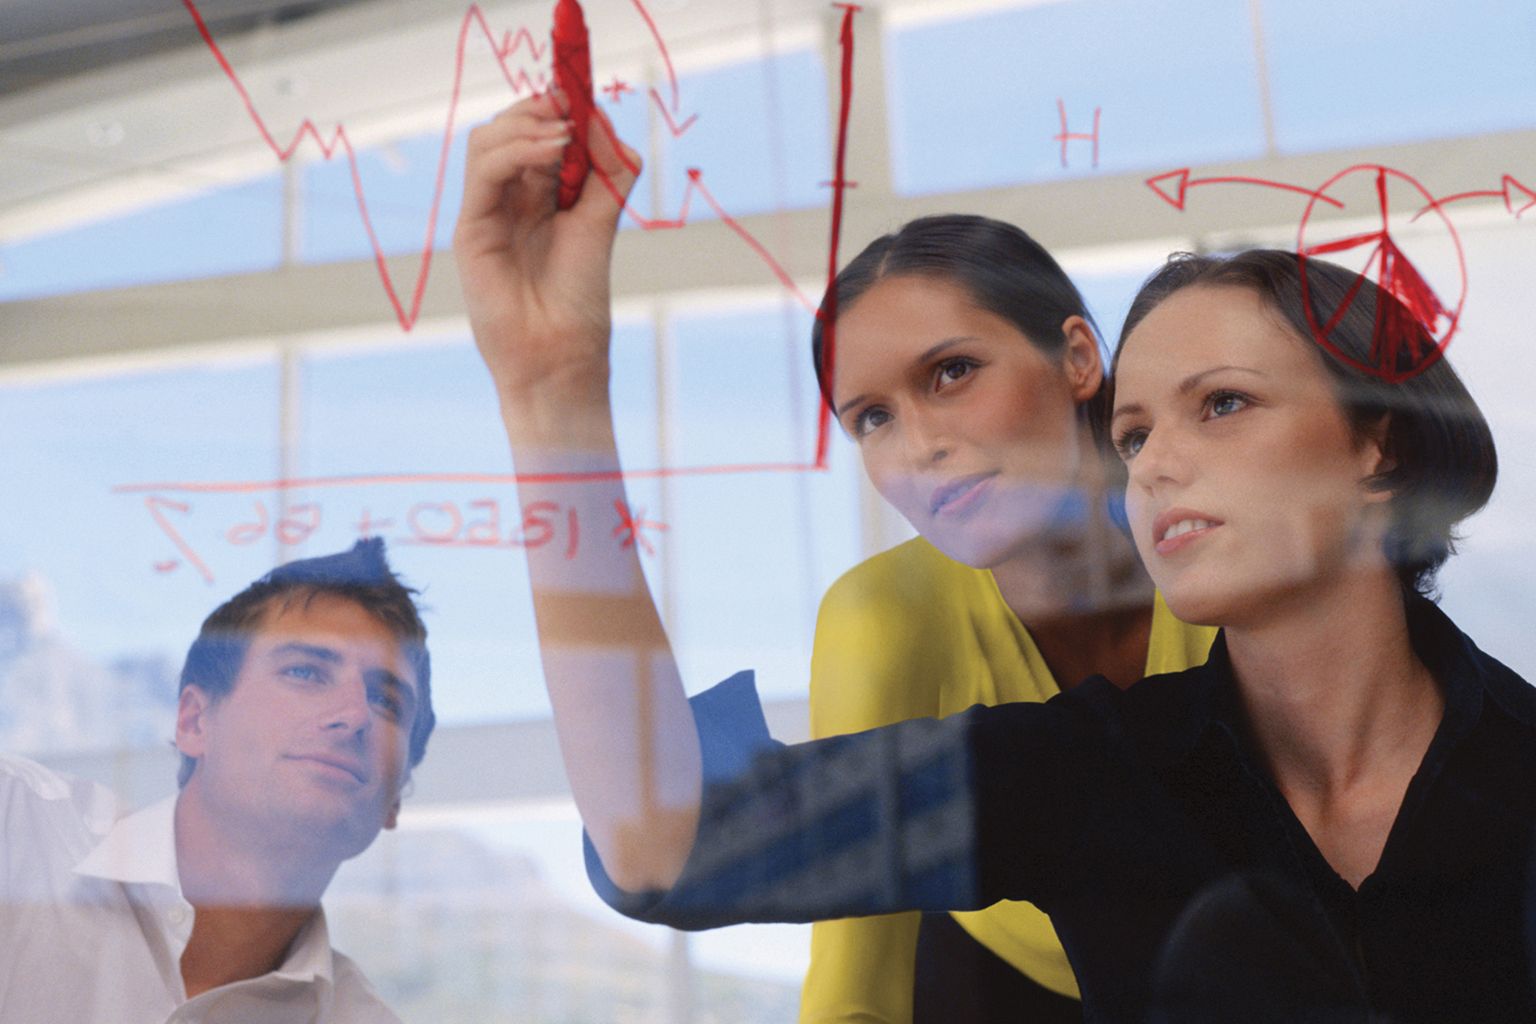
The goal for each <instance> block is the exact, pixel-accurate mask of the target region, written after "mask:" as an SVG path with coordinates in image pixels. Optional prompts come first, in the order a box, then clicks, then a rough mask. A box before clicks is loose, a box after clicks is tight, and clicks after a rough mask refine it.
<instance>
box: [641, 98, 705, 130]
mask: <svg viewBox="0 0 1536 1024" xmlns="http://www.w3.org/2000/svg"><path fill="white" fill-rule="evenodd" d="M651 99H653V100H655V101H656V109H657V110H659V111H661V116H662V119H663V120H665V121H666V122H667V131H669V132H671V133H672V137H673V138H674V139H675V138H678V137H680V136H681V135H682V134H683V132H685V131H687V130H688V129H689V128H692V127H693V122H695V121H697V120H698V119H699V115H698V114H692V115H690V116H689V117H688V119H687V120H686V121H684V122H683V123H682V124H678V123H677V122H676V121H674V120H672V115H671V113H669V112H668V110H667V105H666V104H665V103H663V102H661V94H659V93H658V92H657V91H656V90H655V89H652V90H651Z"/></svg>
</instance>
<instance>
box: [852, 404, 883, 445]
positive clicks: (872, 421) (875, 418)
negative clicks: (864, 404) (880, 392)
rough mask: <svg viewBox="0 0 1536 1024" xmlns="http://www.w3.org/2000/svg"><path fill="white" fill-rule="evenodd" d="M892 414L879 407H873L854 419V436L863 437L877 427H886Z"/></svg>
mask: <svg viewBox="0 0 1536 1024" xmlns="http://www.w3.org/2000/svg"><path fill="white" fill-rule="evenodd" d="M890 419H891V414H890V413H888V412H886V411H885V410H884V409H882V408H880V407H879V406H871V407H870V408H868V409H865V410H864V411H863V412H861V413H859V414H858V415H857V416H855V417H854V419H853V436H854V437H863V436H864V435H865V434H868V433H869V432H870V431H872V430H874V429H875V428H876V427H881V426H884V425H885V424H886V423H888V422H890Z"/></svg>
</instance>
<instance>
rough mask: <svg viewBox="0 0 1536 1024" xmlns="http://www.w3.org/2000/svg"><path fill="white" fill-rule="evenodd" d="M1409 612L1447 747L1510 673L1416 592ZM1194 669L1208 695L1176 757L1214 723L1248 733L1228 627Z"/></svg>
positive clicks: (1176, 742) (1179, 736) (1181, 737)
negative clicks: (1435, 691) (1435, 688)
mask: <svg viewBox="0 0 1536 1024" xmlns="http://www.w3.org/2000/svg"><path fill="white" fill-rule="evenodd" d="M1407 613H1408V636H1409V640H1410V642H1411V643H1412V644H1413V649H1414V652H1415V653H1416V654H1417V655H1418V656H1419V659H1420V660H1421V661H1423V662H1424V664H1425V666H1426V667H1428V668H1429V670H1430V672H1431V673H1432V674H1433V675H1434V677H1435V680H1436V681H1437V682H1438V683H1439V684H1440V685H1441V687H1442V688H1443V693H1444V696H1445V713H1444V716H1443V717H1442V719H1441V725H1440V728H1439V730H1438V731H1437V734H1436V737H1437V743H1436V745H1437V746H1440V747H1442V748H1444V747H1447V746H1449V745H1451V744H1454V743H1455V742H1456V741H1458V740H1459V739H1460V738H1461V737H1462V736H1464V735H1465V734H1466V733H1467V732H1468V731H1470V730H1471V729H1472V727H1473V726H1474V725H1475V724H1476V723H1477V721H1478V719H1479V718H1480V717H1481V715H1482V710H1483V701H1484V696H1485V691H1490V690H1491V691H1493V692H1494V693H1495V695H1497V693H1498V687H1497V685H1496V684H1497V683H1498V682H1499V681H1500V680H1499V679H1498V678H1497V677H1498V673H1499V670H1502V672H1503V673H1504V674H1506V675H1508V674H1510V673H1509V670H1508V669H1504V667H1503V666H1502V665H1500V664H1499V663H1498V662H1496V661H1494V660H1493V659H1492V658H1490V657H1488V655H1486V654H1484V653H1483V652H1482V651H1480V650H1479V649H1478V648H1477V646H1476V645H1475V644H1473V643H1472V641H1471V640H1470V639H1469V638H1468V637H1467V636H1466V634H1465V633H1463V632H1462V631H1461V630H1460V629H1458V628H1457V627H1456V625H1455V623H1453V622H1452V621H1451V620H1450V618H1449V616H1447V615H1446V614H1445V612H1443V611H1441V610H1440V608H1439V607H1438V606H1437V605H1436V604H1435V603H1434V602H1433V601H1430V600H1428V599H1427V598H1424V597H1418V596H1414V597H1412V598H1410V599H1409V601H1408V607H1407ZM1195 674H1196V675H1197V676H1198V677H1199V680H1198V685H1199V687H1200V689H1201V692H1202V693H1203V695H1204V697H1205V699H1203V700H1198V701H1196V702H1195V703H1196V706H1197V707H1198V708H1199V711H1198V713H1197V714H1194V715H1191V716H1189V717H1188V718H1187V720H1186V721H1184V722H1183V723H1182V728H1180V729H1179V730H1178V731H1177V733H1176V735H1175V737H1173V738H1172V739H1171V742H1170V746H1171V748H1176V749H1170V753H1171V754H1172V756H1174V757H1179V756H1183V755H1185V754H1188V753H1189V752H1190V751H1191V750H1192V749H1193V747H1194V745H1195V744H1196V743H1197V742H1198V741H1199V739H1200V737H1201V736H1202V735H1203V734H1204V732H1205V729H1206V727H1208V726H1210V725H1213V724H1220V725H1222V726H1225V727H1226V729H1227V731H1229V732H1231V733H1232V734H1233V735H1234V736H1241V735H1243V734H1245V732H1246V725H1245V724H1244V718H1243V712H1242V706H1241V702H1240V701H1239V700H1238V696H1237V680H1236V679H1235V678H1234V677H1233V674H1232V661H1231V658H1230V656H1229V655H1228V653H1227V638H1226V631H1225V630H1223V631H1221V632H1220V633H1218V634H1217V635H1216V640H1215V642H1214V643H1213V644H1212V645H1211V654H1210V657H1209V658H1208V659H1207V661H1206V663H1205V664H1204V665H1203V666H1201V667H1200V668H1199V669H1197V670H1195Z"/></svg>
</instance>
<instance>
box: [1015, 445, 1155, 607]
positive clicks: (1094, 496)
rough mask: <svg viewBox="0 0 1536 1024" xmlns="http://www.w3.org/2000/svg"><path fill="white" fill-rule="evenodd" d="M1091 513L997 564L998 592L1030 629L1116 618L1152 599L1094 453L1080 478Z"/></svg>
mask: <svg viewBox="0 0 1536 1024" xmlns="http://www.w3.org/2000/svg"><path fill="white" fill-rule="evenodd" d="M1074 488H1075V493H1077V494H1079V495H1081V496H1082V499H1083V503H1084V506H1085V514H1084V515H1082V516H1081V517H1077V518H1075V519H1074V520H1072V521H1066V522H1060V523H1056V524H1053V525H1052V526H1051V527H1050V528H1048V529H1047V530H1044V531H1042V532H1041V533H1040V534H1038V535H1036V536H1034V537H1031V538H1029V539H1028V540H1027V541H1026V542H1024V543H1023V544H1022V545H1020V547H1019V548H1018V549H1017V550H1016V551H1015V552H1014V553H1012V554H1011V555H1010V556H1009V557H1008V559H1007V560H1006V561H1004V562H1002V563H1000V564H998V565H996V566H994V567H993V568H992V575H993V577H994V578H995V579H996V580H997V587H998V590H999V591H1000V592H1001V593H1002V595H1003V600H1004V601H1006V602H1007V603H1008V607H1010V608H1012V609H1013V612H1014V614H1015V615H1017V616H1018V617H1019V621H1021V622H1023V623H1025V624H1026V625H1027V626H1030V628H1031V631H1032V632H1033V630H1034V629H1035V627H1036V625H1037V624H1044V623H1048V622H1051V621H1056V620H1061V619H1066V618H1071V619H1080V618H1084V617H1091V616H1095V615H1105V614H1107V615H1111V616H1113V615H1116V614H1119V613H1123V612H1125V611H1126V610H1127V609H1136V608H1145V607H1146V606H1148V605H1150V604H1151V603H1152V582H1151V580H1149V579H1148V578H1147V574H1146V571H1145V570H1144V569H1142V566H1141V561H1140V559H1139V558H1138V557H1137V555H1136V547H1135V545H1134V544H1133V543H1132V541H1131V539H1130V537H1128V536H1126V534H1125V533H1124V532H1123V531H1121V530H1120V528H1119V527H1117V526H1116V525H1115V524H1114V523H1113V522H1111V521H1110V518H1109V512H1108V509H1107V507H1106V498H1107V481H1106V480H1105V473H1104V466H1103V463H1102V462H1101V461H1100V459H1099V457H1098V456H1097V455H1095V454H1092V453H1091V452H1090V453H1089V454H1087V455H1085V457H1084V459H1083V470H1082V472H1081V473H1080V474H1079V477H1078V479H1077V480H1076V481H1075V482H1074Z"/></svg>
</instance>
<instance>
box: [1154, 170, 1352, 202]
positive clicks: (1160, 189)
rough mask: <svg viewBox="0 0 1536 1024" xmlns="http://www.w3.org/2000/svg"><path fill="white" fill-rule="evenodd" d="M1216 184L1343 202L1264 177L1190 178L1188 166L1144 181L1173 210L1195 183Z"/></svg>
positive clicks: (1308, 189) (1298, 186)
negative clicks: (1242, 186)
mask: <svg viewBox="0 0 1536 1024" xmlns="http://www.w3.org/2000/svg"><path fill="white" fill-rule="evenodd" d="M1164 182H1171V183H1172V184H1173V191H1170V190H1169V188H1166V187H1164ZM1218 184H1223V185H1224V184H1241V185H1263V186H1264V187H1265V188H1278V189H1284V190H1285V191H1287V192H1300V193H1301V194H1302V195H1304V196H1312V197H1313V198H1316V199H1321V200H1322V201H1323V202H1325V203H1329V204H1331V205H1333V206H1337V207H1339V208H1340V209H1343V208H1344V204H1343V203H1341V202H1339V201H1338V200H1337V199H1332V198H1330V197H1328V196H1325V195H1323V194H1322V193H1320V192H1318V191H1316V190H1314V189H1310V188H1302V187H1301V186H1300V185H1287V184H1285V183H1284V182H1280V181H1269V180H1268V179H1266V178H1243V177H1228V178H1191V177H1190V176H1189V168H1188V167H1180V168H1179V169H1178V170H1176V171H1167V172H1165V173H1163V174H1157V175H1153V176H1152V177H1150V178H1148V179H1147V181H1146V185H1147V187H1148V188H1150V189H1151V190H1152V191H1153V192H1156V193H1157V195H1158V198H1159V199H1161V200H1162V201H1163V202H1165V203H1167V204H1168V205H1169V206H1172V207H1173V208H1174V209H1175V210H1183V209H1184V200H1185V196H1186V194H1187V193H1188V192H1189V190H1190V189H1191V188H1192V187H1194V186H1195V185H1218Z"/></svg>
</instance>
